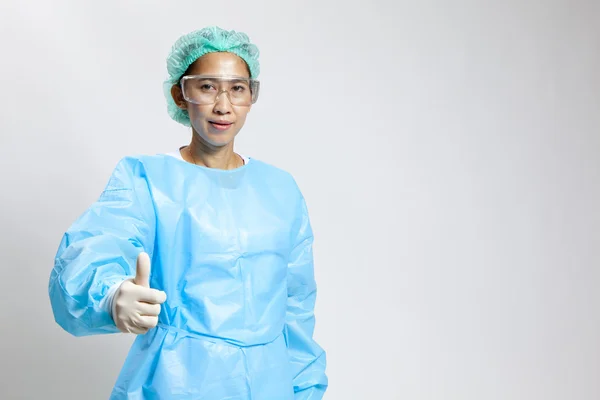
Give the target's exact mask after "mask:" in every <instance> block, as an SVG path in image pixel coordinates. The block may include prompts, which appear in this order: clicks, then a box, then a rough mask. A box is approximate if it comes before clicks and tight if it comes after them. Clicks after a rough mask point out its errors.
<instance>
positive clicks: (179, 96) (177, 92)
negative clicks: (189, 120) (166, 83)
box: [171, 85, 187, 110]
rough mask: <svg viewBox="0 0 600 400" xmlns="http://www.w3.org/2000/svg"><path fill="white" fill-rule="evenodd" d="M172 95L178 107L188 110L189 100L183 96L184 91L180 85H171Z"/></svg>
mask: <svg viewBox="0 0 600 400" xmlns="http://www.w3.org/2000/svg"><path fill="white" fill-rule="evenodd" d="M171 97H173V101H174V102H175V104H176V105H177V107H179V108H181V109H182V110H187V101H185V99H184V98H183V92H182V91H181V88H180V87H179V85H173V86H171Z"/></svg>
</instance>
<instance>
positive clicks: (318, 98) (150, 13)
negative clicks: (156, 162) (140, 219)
mask: <svg viewBox="0 0 600 400" xmlns="http://www.w3.org/2000/svg"><path fill="white" fill-rule="evenodd" d="M599 19H600V2H598V1H597V0H589V1H583V0H582V1H574V0H570V1H567V0H562V1H557V0H555V1H523V0H505V1H467V0H460V1H453V2H449V1H443V0H429V1H392V0H389V1H384V0H372V1H360V2H359V1H334V0H320V1H294V2H283V1H275V0H270V1H252V2H249V1H228V2H200V1H169V2H167V1H156V0H155V1H132V0H129V1H114V0H113V1H102V2H92V1H81V0H80V1H64V0H62V1H56V0H55V1H16V0H9V1H7V0H3V1H2V3H1V5H0V49H1V52H2V55H1V63H0V84H1V90H0V106H1V107H0V109H1V111H0V112H1V118H0V132H1V139H0V140H1V142H0V144H1V146H0V160H1V166H0V183H1V189H0V191H1V196H0V201H1V203H0V218H1V219H0V224H1V226H2V237H1V239H2V240H0V250H1V253H0V254H1V255H2V258H1V260H2V261H1V263H0V268H1V271H0V272H1V275H0V293H1V296H2V307H1V308H0V310H1V311H0V312H1V313H2V314H1V321H2V327H1V328H0V332H1V335H2V336H1V340H0V346H1V347H0V351H1V352H0V367H1V374H0V380H1V385H0V391H1V393H0V398H2V399H38V398H44V399H106V398H108V395H109V394H110V391H111V389H112V385H113V384H114V382H115V380H116V378H117V375H118V373H119V370H120V368H121V365H122V363H123V361H124V359H125V356H126V354H127V351H128V349H129V345H130V344H131V342H132V340H133V336H130V335H123V334H118V335H107V336H94V337H86V338H75V337H72V336H70V335H69V334H67V333H65V332H64V331H62V330H61V328H60V327H59V326H58V325H56V324H55V322H54V320H53V316H52V313H51V309H50V305H49V299H48V293H47V285H48V278H49V275H50V271H51V269H52V266H53V258H54V254H55V252H56V249H57V248H58V244H59V241H60V238H61V236H62V234H63V232H64V231H65V230H66V229H67V228H68V227H69V225H70V224H71V223H72V222H73V221H74V220H75V218H77V217H78V216H79V215H80V214H81V213H82V212H83V211H84V210H85V209H86V208H87V207H88V206H89V205H91V203H92V202H93V201H94V200H96V199H97V198H98V196H99V194H100V192H101V191H102V189H103V188H104V186H105V184H106V182H107V180H108V177H109V175H110V173H111V171H112V169H113V168H114V166H115V165H116V163H117V161H118V160H119V159H120V158H122V157H123V156H126V155H129V154H155V153H163V152H170V151H174V150H175V149H176V148H177V147H178V146H180V145H184V144H186V143H187V142H188V140H189V137H190V133H189V131H188V130H187V129H186V128H184V127H183V126H181V125H179V124H177V123H175V122H173V121H172V120H170V118H169V116H168V114H167V112H166V105H165V101H164V98H163V95H162V81H163V79H164V78H165V77H166V67H165V59H166V56H167V54H168V52H169V49H170V47H171V45H172V43H173V42H174V41H175V40H176V39H177V38H178V37H179V36H180V35H182V34H185V33H187V32H189V31H192V30H195V29H200V28H202V27H204V26H206V25H219V26H221V27H223V28H225V29H235V30H239V31H243V32H246V33H247V34H248V35H249V36H250V38H251V40H252V41H253V42H254V43H256V44H257V45H258V46H259V48H260V50H261V66H262V72H261V75H260V76H259V78H260V80H261V83H262V91H261V97H260V99H259V102H258V103H257V104H256V105H255V107H254V108H253V110H252V112H251V113H250V115H249V117H248V120H247V123H246V126H245V127H244V128H243V129H242V132H241V133H240V136H239V137H238V140H237V141H236V150H237V151H238V152H240V153H242V154H245V155H248V156H251V157H254V158H257V159H260V160H263V161H266V162H268V163H271V164H274V165H276V166H278V167H280V168H283V169H285V170H287V171H289V172H291V173H292V174H293V175H294V176H295V177H296V179H297V181H298V182H299V184H300V186H301V188H302V190H303V192H304V195H305V197H306V198H307V201H308V205H309V210H310V213H311V218H312V223H313V229H314V231H315V240H316V242H315V259H316V275H317V281H318V285H319V297H318V301H317V309H316V315H317V330H316V338H317V340H318V342H319V343H320V344H321V345H322V346H323V347H324V348H325V349H326V351H327V355H328V375H329V378H330V389H329V390H328V392H327V394H326V396H325V399H327V400H334V399H339V400H346V399H359V400H362V399H368V400H372V399H377V400H379V399H381V400H388V399H411V400H418V399H440V400H450V399H461V400H462V399H468V400H471V399H473V400H481V399H485V400H493V399H511V400H520V399H523V400H532V399H544V400H550V399H569V400H571V399H577V400H584V399H589V400H596V399H598V398H600V380H599V379H598V377H599V376H600V310H599V305H600V291H599V290H598V287H599V284H600V211H599V209H600V157H599V154H600V73H599V71H600V28H599V26H600V25H598V20H599Z"/></svg>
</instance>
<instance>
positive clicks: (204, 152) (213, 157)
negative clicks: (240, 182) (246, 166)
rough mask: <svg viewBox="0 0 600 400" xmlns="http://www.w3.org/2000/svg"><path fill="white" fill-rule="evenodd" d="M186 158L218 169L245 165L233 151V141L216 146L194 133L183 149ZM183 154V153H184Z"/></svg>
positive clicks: (197, 163) (194, 162)
mask: <svg viewBox="0 0 600 400" xmlns="http://www.w3.org/2000/svg"><path fill="white" fill-rule="evenodd" d="M182 153H184V154H185V155H184V159H185V160H186V161H188V162H191V163H193V164H196V165H201V166H203V167H207V168H216V169H234V168H238V167H240V166H242V165H243V163H244V162H243V160H242V159H241V157H240V156H238V155H237V154H235V153H234V151H233V141H231V142H230V143H228V144H226V145H225V146H221V147H215V146H211V145H210V144H208V143H205V142H204V141H203V140H201V139H200V138H197V137H196V135H193V137H192V140H191V142H190V144H189V145H188V146H187V147H185V148H184V149H182ZM182 155H183V154H182ZM186 156H187V158H186Z"/></svg>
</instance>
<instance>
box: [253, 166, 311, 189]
mask: <svg viewBox="0 0 600 400" xmlns="http://www.w3.org/2000/svg"><path fill="white" fill-rule="evenodd" d="M250 163H251V164H253V165H252V169H253V171H254V172H255V173H257V174H260V176H261V178H262V179H263V180H264V181H265V182H266V183H268V184H269V185H276V186H278V187H282V188H285V189H288V190H292V191H297V192H299V191H300V189H299V188H298V185H297V183H296V180H295V179H294V177H293V175H292V174H291V173H289V172H288V171H285V170H283V169H281V168H279V167H276V166H274V165H272V164H269V163H266V162H264V161H261V160H257V159H255V158H253V159H252V161H250ZM250 166H251V165H250V164H249V165H248V167H250Z"/></svg>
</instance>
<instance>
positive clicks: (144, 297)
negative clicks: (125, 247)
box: [112, 253, 167, 335]
mask: <svg viewBox="0 0 600 400" xmlns="http://www.w3.org/2000/svg"><path fill="white" fill-rule="evenodd" d="M166 300H167V294H166V293H165V292H163V291H160V290H156V289H151V288H150V257H149V256H148V254H146V253H140V255H139V256H138V258H137V265H136V272H135V278H130V279H127V280H125V281H124V282H123V283H121V285H120V286H119V288H118V289H117V291H116V293H115V296H114V300H113V305H112V317H113V320H114V321H115V324H116V325H117V328H119V330H120V331H121V332H129V333H135V334H138V335H139V334H143V333H146V332H148V330H149V329H151V328H154V327H155V326H156V324H157V323H158V314H160V305H161V304H162V303H164V302H165V301H166Z"/></svg>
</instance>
